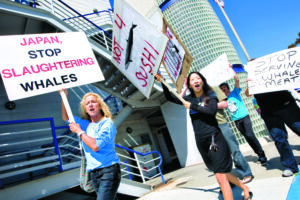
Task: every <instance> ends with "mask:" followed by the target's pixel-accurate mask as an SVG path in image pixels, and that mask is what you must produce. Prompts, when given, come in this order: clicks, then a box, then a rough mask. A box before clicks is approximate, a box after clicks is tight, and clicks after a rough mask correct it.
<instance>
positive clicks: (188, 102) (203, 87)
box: [155, 72, 252, 200]
mask: <svg viewBox="0 0 300 200" xmlns="http://www.w3.org/2000/svg"><path fill="white" fill-rule="evenodd" d="M155 78H156V80H157V81H160V80H161V78H162V76H161V75H160V74H156V75H155ZM162 86H163V90H164V93H165V96H166V98H167V100H169V101H171V102H174V103H177V104H181V105H184V107H185V108H187V109H189V110H190V117H191V120H192V125H193V129H194V133H195V139H196V144H197V147H198V150H199V152H200V154H201V156H202V158H203V160H204V163H205V165H206V166H207V168H208V169H210V170H211V171H213V172H214V173H215V176H216V179H217V181H218V183H219V185H220V188H221V191H222V193H223V197H224V199H225V200H227V199H233V195H232V190H231V187H230V184H229V182H231V183H233V184H234V185H237V186H238V187H240V188H241V189H242V190H243V191H244V196H245V199H251V198H252V192H250V191H249V188H248V187H247V186H246V185H244V184H243V183H242V182H240V181H239V180H238V179H237V178H236V177H235V176H234V175H233V174H232V173H231V170H232V159H231V154H230V150H229V147H228V145H227V143H226V141H225V139H224V137H223V135H222V133H221V131H220V129H219V126H218V122H217V120H216V113H217V109H218V107H217V103H218V98H217V96H216V94H215V93H214V92H213V90H212V89H211V87H210V86H209V85H208V84H207V81H206V79H205V77H204V76H203V75H202V74H201V73H199V72H191V73H190V74H189V75H188V77H187V86H188V89H189V91H190V94H189V95H187V96H185V97H183V98H184V101H183V102H181V101H180V100H179V99H178V98H177V97H175V95H172V94H171V92H170V91H169V90H168V88H167V87H166V86H164V84H162ZM228 181H229V182H228Z"/></svg>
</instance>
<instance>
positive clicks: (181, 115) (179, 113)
mask: <svg viewBox="0 0 300 200" xmlns="http://www.w3.org/2000/svg"><path fill="white" fill-rule="evenodd" d="M161 110H162V114H163V116H164V119H165V122H166V124H167V127H168V130H169V133H170V136H171V138H172V142H173V144H174V147H175V150H176V153H177V156H178V159H179V162H180V165H181V167H187V166H190V165H194V164H198V163H202V162H203V160H202V157H201V155H200V153H199V151H198V148H197V146H196V141H195V134H194V130H193V126H192V122H191V120H190V117H189V113H188V111H187V109H186V108H185V107H183V106H181V105H177V104H174V103H171V102H166V103H165V104H163V105H162V106H161Z"/></svg>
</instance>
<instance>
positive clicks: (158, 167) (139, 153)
mask: <svg viewBox="0 0 300 200" xmlns="http://www.w3.org/2000/svg"><path fill="white" fill-rule="evenodd" d="M115 146H116V147H118V148H121V149H124V150H126V151H130V152H132V153H135V154H138V155H140V156H147V155H150V154H154V153H157V154H158V156H159V158H160V161H159V164H158V165H157V169H158V170H159V173H160V176H161V179H162V182H163V183H165V179H164V177H163V174H162V171H161V168H160V166H161V164H162V156H161V154H160V153H159V152H158V151H151V152H148V153H141V152H138V151H135V150H132V149H129V148H126V147H123V146H121V145H118V144H115ZM138 162H142V161H138ZM126 165H128V164H126ZM152 169H153V168H151V169H150V170H144V169H143V170H144V171H151V170H152ZM142 178H143V177H142ZM143 182H144V181H143Z"/></svg>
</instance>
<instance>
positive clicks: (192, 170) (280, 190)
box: [139, 130, 300, 200]
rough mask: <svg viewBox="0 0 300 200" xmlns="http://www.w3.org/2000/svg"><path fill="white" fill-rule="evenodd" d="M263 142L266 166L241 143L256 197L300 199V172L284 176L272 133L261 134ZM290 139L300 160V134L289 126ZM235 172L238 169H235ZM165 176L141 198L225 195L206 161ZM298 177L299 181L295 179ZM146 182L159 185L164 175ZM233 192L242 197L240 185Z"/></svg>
mask: <svg viewBox="0 0 300 200" xmlns="http://www.w3.org/2000/svg"><path fill="white" fill-rule="evenodd" d="M260 142H261V144H262V146H263V149H264V150H265V153H266V156H267V157H268V160H269V165H268V166H266V167H263V166H261V165H260V164H259V163H257V162H256V161H257V156H256V154H255V153H254V152H253V150H252V149H251V148H250V147H249V145H248V144H243V145H241V146H240V148H241V151H242V152H243V155H244V156H245V158H246V160H247V161H248V163H249V165H250V167H251V170H252V173H253V175H254V177H255V178H254V180H253V181H252V182H250V183H248V184H247V185H248V186H249V188H250V190H251V191H252V192H253V194H254V196H253V199H255V200H266V199H272V200H286V199H287V200H292V199H295V197H296V199H297V197H298V199H300V190H299V188H300V178H299V177H298V176H300V175H298V176H296V175H294V176H292V177H282V170H283V166H282V165H281V162H280V157H279V154H278V152H277V149H276V147H275V145H274V142H273V141H272V140H270V138H269V137H265V138H261V139H260ZM289 142H290V144H291V147H292V149H293V152H294V154H295V157H296V159H297V162H298V163H300V137H298V136H297V135H296V134H295V133H293V132H291V131H290V130H289ZM233 173H234V174H235V173H236V172H235V171H234V170H233ZM164 178H165V180H166V182H167V184H164V185H162V184H160V185H159V186H156V187H155V189H154V191H153V192H151V193H149V194H146V195H144V196H143V197H141V198H139V200H176V199H178V200H181V199H189V200H194V199H205V200H210V199H211V200H214V199H223V196H222V195H221V194H219V190H220V188H219V186H218V184H217V181H216V179H215V177H214V174H213V173H212V172H210V171H208V170H207V168H206V166H205V165H204V164H203V163H202V164H197V165H194V166H189V167H185V168H181V169H179V170H176V171H174V172H171V173H168V174H166V175H164ZM296 178H297V180H298V181H295V180H296ZM147 183H148V184H152V185H153V186H154V185H158V184H159V183H161V179H160V178H156V179H153V180H151V181H149V182H147ZM291 186H292V187H291ZM290 190H291V191H290ZM233 194H234V200H236V199H237V200H241V199H243V194H242V190H241V189H239V188H238V187H234V188H233ZM289 194H290V195H289ZM291 194H292V195H291Z"/></svg>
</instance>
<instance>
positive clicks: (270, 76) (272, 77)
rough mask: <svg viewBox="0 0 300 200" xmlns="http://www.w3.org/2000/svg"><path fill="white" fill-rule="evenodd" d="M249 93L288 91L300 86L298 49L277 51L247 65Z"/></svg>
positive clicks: (299, 51) (299, 52)
mask: <svg viewBox="0 0 300 200" xmlns="http://www.w3.org/2000/svg"><path fill="white" fill-rule="evenodd" d="M246 70H247V71H248V78H249V79H250V80H249V82H248V87H249V93H250V94H258V93H265V92H272V91H279V90H289V89H294V88H297V87H299V85H300V78H299V77H300V47H295V48H291V49H286V50H282V51H278V52H275V53H272V54H269V55H266V56H263V57H261V58H258V59H255V60H254V61H251V62H249V63H248V64H247V66H246Z"/></svg>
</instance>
